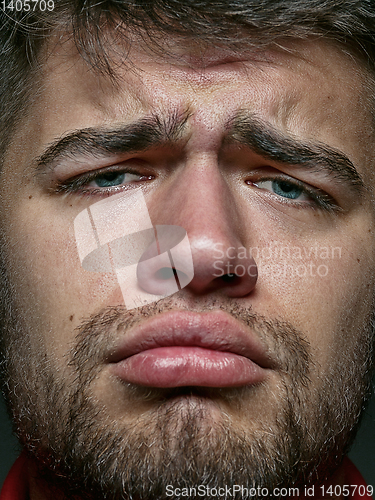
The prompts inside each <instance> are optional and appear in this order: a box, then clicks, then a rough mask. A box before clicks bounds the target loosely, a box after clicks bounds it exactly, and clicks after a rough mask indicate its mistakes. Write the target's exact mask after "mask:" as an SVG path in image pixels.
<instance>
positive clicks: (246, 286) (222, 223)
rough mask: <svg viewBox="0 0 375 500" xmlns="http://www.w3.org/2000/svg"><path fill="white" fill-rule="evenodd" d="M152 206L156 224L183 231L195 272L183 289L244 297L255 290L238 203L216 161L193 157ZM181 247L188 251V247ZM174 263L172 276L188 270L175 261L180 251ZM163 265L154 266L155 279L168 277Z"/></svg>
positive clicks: (255, 275) (252, 263)
mask: <svg viewBox="0 0 375 500" xmlns="http://www.w3.org/2000/svg"><path fill="white" fill-rule="evenodd" d="M237 193H238V192H237ZM151 205H152V206H151V210H150V214H151V218H152V220H153V223H154V224H155V223H156V224H170V225H174V226H180V227H182V228H183V229H185V230H186V233H187V236H188V241H189V244H190V250H191V255H192V266H193V273H192V276H193V277H192V279H191V278H190V279H189V280H186V281H187V283H186V285H184V286H181V288H184V290H185V292H186V291H190V292H191V293H193V294H195V295H204V294H211V293H222V294H225V295H226V296H228V297H245V296H247V295H249V294H250V293H251V292H252V291H253V289H254V287H255V284H256V281H257V278H258V270H257V265H256V263H255V260H254V259H253V257H252V256H251V254H250V250H249V248H248V247H247V248H246V246H245V245H246V242H248V241H249V235H248V233H247V231H246V228H245V223H244V222H243V221H242V219H241V213H240V210H239V208H238V203H236V191H235V190H234V189H233V187H232V188H231V186H230V184H228V180H226V179H225V178H224V177H223V176H222V174H221V173H220V171H219V169H218V167H217V164H216V162H215V161H207V160H205V161H202V162H199V161H197V160H196V161H194V162H193V161H191V162H190V163H188V164H186V166H185V167H184V168H183V169H182V171H180V172H179V173H178V174H176V175H175V176H174V178H173V180H172V181H171V182H169V183H168V186H167V187H165V188H160V192H159V193H156V194H155V195H154V197H153V199H152V201H151ZM183 251H184V252H185V254H186V247H184V250H183ZM172 262H174V264H172V265H171V267H172V268H173V269H172V271H173V273H174V275H175V277H176V276H178V275H180V276H185V275H186V274H189V272H188V273H186V269H184V268H183V266H182V267H181V266H180V267H181V268H180V269H179V265H178V262H185V263H186V262H187V260H186V257H184V258H181V259H179V258H178V251H177V254H176V253H175V258H174V259H173V261H172ZM176 262H177V265H176ZM173 266H174V267H173ZM161 267H163V269H161V268H160V269H157V270H156V271H155V276H157V278H158V279H159V281H160V279H161V277H163V276H164V277H165V279H166V280H170V279H172V278H173V276H172V274H173V273H172V271H169V272H167V271H168V269H167V268H166V266H165V265H162V264H161ZM179 273H180V274H179ZM177 283H178V281H177ZM178 285H179V283H178ZM179 288H180V287H179Z"/></svg>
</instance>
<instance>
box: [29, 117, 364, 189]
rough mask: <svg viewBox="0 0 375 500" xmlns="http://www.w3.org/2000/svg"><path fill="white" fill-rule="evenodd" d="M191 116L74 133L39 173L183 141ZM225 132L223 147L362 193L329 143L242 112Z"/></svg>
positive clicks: (51, 151)
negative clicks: (320, 174) (238, 147)
mask: <svg viewBox="0 0 375 500" xmlns="http://www.w3.org/2000/svg"><path fill="white" fill-rule="evenodd" d="M190 116H191V113H190V112H189V110H186V111H184V112H182V113H179V112H178V111H174V112H172V113H170V114H169V115H168V116H159V115H157V114H152V115H150V116H148V117H144V118H141V119H140V120H138V121H135V122H132V123H130V124H129V125H125V126H121V127H117V128H113V129H108V128H94V127H93V128H85V129H81V130H76V131H73V132H71V133H69V134H67V135H65V136H64V137H62V138H59V139H57V140H56V141H54V142H53V143H52V144H50V145H49V146H48V147H47V149H46V150H45V151H44V152H43V153H42V155H41V156H39V157H38V158H36V160H35V162H36V172H37V173H40V172H45V171H46V170H49V169H53V167H54V165H56V163H58V162H59V161H62V160H64V159H66V158H69V159H74V158H75V157H77V156H81V155H82V156H84V155H90V156H91V157H103V156H105V155H108V154H112V155H118V154H127V153H135V152H140V151H145V150H147V149H148V148H150V147H152V146H156V145H157V146H161V145H163V144H173V143H175V142H176V141H178V140H179V139H181V138H182V137H183V134H184V131H185V129H186V124H187V122H188V119H189V117H190ZM225 128H226V135H225V138H224V141H223V145H225V144H230V143H233V142H235V143H239V144H242V145H244V146H246V147H247V148H249V149H250V150H252V151H253V152H255V153H257V154H259V155H260V156H262V157H263V158H265V159H269V160H272V161H275V162H277V163H281V164H285V165H296V166H303V167H304V168H306V169H309V170H312V171H325V172H326V173H327V174H328V175H330V176H331V177H333V178H335V179H337V180H338V181H340V182H343V183H345V184H347V185H349V187H351V188H352V190H353V191H355V192H356V193H357V194H361V193H362V192H363V190H364V181H363V179H362V177H361V176H360V174H359V173H358V171H357V169H356V168H355V166H354V164H353V163H352V161H351V160H350V159H349V158H348V156H346V155H345V154H344V153H343V152H342V151H339V150H338V149H336V148H333V147H331V146H328V145H327V144H325V143H322V142H316V141H311V140H305V141H303V140H300V139H297V138H295V137H293V136H291V135H287V134H285V133H283V132H281V131H280V130H278V129H276V128H275V127H273V126H272V125H271V124H270V123H269V122H266V121H264V120H262V119H261V118H259V117H258V116H257V115H255V114H254V113H251V112H248V111H246V110H240V111H238V112H237V113H236V114H235V115H234V117H233V118H231V119H230V120H228V122H227V123H226V127H225Z"/></svg>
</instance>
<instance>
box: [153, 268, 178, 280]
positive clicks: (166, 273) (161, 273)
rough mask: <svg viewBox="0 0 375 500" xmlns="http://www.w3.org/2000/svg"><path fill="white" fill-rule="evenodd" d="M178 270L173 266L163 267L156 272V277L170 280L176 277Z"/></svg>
mask: <svg viewBox="0 0 375 500" xmlns="http://www.w3.org/2000/svg"><path fill="white" fill-rule="evenodd" d="M175 274H176V270H175V269H172V268H171V267H162V268H161V269H158V271H156V273H155V278H156V279H159V280H170V279H172V278H174V277H175Z"/></svg>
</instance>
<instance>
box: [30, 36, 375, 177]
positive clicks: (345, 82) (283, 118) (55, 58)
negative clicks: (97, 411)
mask: <svg viewBox="0 0 375 500" xmlns="http://www.w3.org/2000/svg"><path fill="white" fill-rule="evenodd" d="M118 53H119V55H118V59H117V60H115V61H114V66H113V68H114V69H115V74H116V83H115V84H114V82H113V81H112V80H111V79H110V78H109V77H108V76H106V75H101V74H99V73H98V72H97V71H95V70H94V69H92V68H91V67H89V65H88V64H87V63H86V62H85V61H84V60H83V59H82V57H81V56H80V55H79V54H78V53H77V50H76V49H75V47H74V46H73V45H72V44H71V43H69V42H65V43H63V44H60V45H56V46H54V48H53V50H52V51H51V53H50V54H49V57H48V59H47V61H46V63H45V65H44V69H43V74H42V77H41V92H40V98H38V99H36V100H35V102H34V105H33V107H32V113H31V114H30V117H29V118H30V119H29V120H27V119H26V120H25V122H24V127H23V128H21V129H22V130H21V132H22V134H21V135H22V137H23V144H24V137H25V134H26V135H27V133H28V132H29V133H30V141H29V146H30V147H32V149H33V152H32V154H33V155H35V156H37V155H39V154H40V152H41V150H43V147H45V145H46V144H49V143H51V142H52V141H53V140H55V139H56V138H58V137H61V136H62V135H64V134H65V133H67V132H70V131H72V130H76V129H80V128H86V127H92V126H98V125H100V126H103V125H104V126H105V125H106V124H108V125H113V124H126V123H129V122H132V121H134V120H137V119H139V118H142V117H143V116H146V115H149V114H150V113H158V114H161V115H163V116H164V117H166V118H168V115H172V114H176V113H183V112H186V111H187V110H188V111H189V116H190V119H189V124H188V127H187V130H188V132H189V130H190V132H193V131H194V130H195V131H196V132H197V135H199V134H201V135H202V137H205V139H204V140H205V141H206V134H207V133H210V134H211V136H213V135H215V134H216V136H217V140H220V134H221V133H222V131H223V127H224V124H225V123H227V121H228V120H229V119H230V118H231V116H234V115H235V114H236V113H237V112H238V111H239V110H241V109H246V110H248V111H250V112H253V113H254V114H256V115H259V116H260V117H261V118H262V119H264V120H266V121H268V122H270V123H271V124H272V125H274V126H276V127H277V128H278V129H280V130H281V131H283V132H287V133H290V134H292V135H295V136H297V137H299V138H302V139H314V140H318V141H322V142H325V143H328V144H329V145H331V146H333V147H336V148H338V149H341V150H342V151H343V152H345V153H346V154H347V155H348V156H349V158H350V159H351V160H352V161H353V162H354V163H355V164H357V165H360V166H362V165H369V164H371V165H372V141H373V139H374V131H373V124H372V114H371V110H370V106H369V102H370V95H369V92H368V90H367V85H366V81H367V80H368V78H366V74H365V70H364V69H363V68H362V67H361V66H360V64H359V63H358V61H356V60H355V59H354V58H353V57H352V56H349V55H348V54H346V53H345V52H344V51H343V49H342V48H341V47H339V46H336V45H334V44H332V43H329V42H327V41H325V40H307V41H299V42H294V43H290V44H289V46H288V47H286V48H283V49H272V50H244V51H243V52H241V53H238V52H237V53H235V54H234V53H233V52H232V53H231V52H229V51H228V50H225V49H217V48H216V49H206V50H205V51H204V52H201V53H199V54H197V52H196V51H194V50H193V49H192V48H191V47H190V48H189V47H186V46H177V48H175V49H174V52H173V54H171V53H170V52H168V53H166V54H165V55H160V53H158V54H157V53H156V52H154V51H151V50H146V49H142V48H141V47H140V45H138V44H133V45H132V47H131V49H130V51H129V52H127V54H126V57H125V56H124V57H123V55H122V54H121V50H120V49H119V50H118ZM124 60H125V62H124ZM36 131H37V132H38V133H37V134H36V133H35V132H36ZM31 139H32V140H31ZM370 170H371V171H372V168H371V169H370Z"/></svg>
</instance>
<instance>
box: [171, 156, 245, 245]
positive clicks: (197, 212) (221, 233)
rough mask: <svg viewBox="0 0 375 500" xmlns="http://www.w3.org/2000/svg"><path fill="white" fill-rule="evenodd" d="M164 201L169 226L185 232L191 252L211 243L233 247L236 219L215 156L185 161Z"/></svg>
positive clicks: (227, 189)
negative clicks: (175, 225)
mask: <svg viewBox="0 0 375 500" xmlns="http://www.w3.org/2000/svg"><path fill="white" fill-rule="evenodd" d="M165 200H166V207H165V208H166V210H165V213H167V214H168V215H167V217H168V223H170V224H171V223H173V224H177V225H180V226H182V227H183V228H184V229H185V230H186V231H187V233H188V235H189V239H190V242H191V245H192V248H193V250H194V248H196V249H197V250H199V248H200V247H201V246H202V245H204V244H208V242H209V241H210V240H212V242H213V243H214V242H215V241H216V240H218V241H220V242H221V243H223V244H225V243H226V242H228V244H232V243H231V242H233V239H234V238H235V237H236V236H235V228H236V226H237V219H238V217H239V215H238V213H237V210H236V202H235V199H234V196H233V193H232V192H231V190H230V187H229V186H228V184H227V182H226V181H225V179H224V178H223V176H222V174H221V172H220V170H219V168H218V166H217V158H216V157H215V155H214V154H201V155H199V156H198V155H197V156H195V157H192V158H190V159H189V160H187V162H186V165H185V167H184V169H183V171H182V172H181V173H180V174H179V176H178V178H176V179H175V181H174V183H173V184H172V185H171V186H170V189H169V191H168V193H167V196H166V197H165ZM163 223H165V222H164V221H163Z"/></svg>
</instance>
